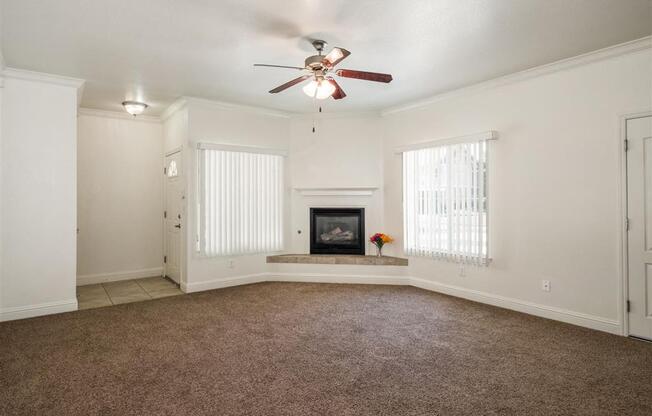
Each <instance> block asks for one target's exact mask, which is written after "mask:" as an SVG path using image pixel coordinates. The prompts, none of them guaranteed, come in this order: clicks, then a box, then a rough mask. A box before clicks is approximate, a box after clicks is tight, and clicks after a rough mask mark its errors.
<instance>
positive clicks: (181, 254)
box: [161, 146, 187, 287]
mask: <svg viewBox="0 0 652 416" xmlns="http://www.w3.org/2000/svg"><path fill="white" fill-rule="evenodd" d="M176 153H179V154H180V156H181V157H180V158H179V160H180V162H181V183H182V192H183V194H184V195H185V193H186V183H185V176H184V175H185V174H186V169H185V163H184V154H183V146H178V147H175V148H173V149H171V150H169V151H167V152H165V153H164V154H163V169H165V168H167V163H166V160H167V158H168V157H169V156H172V155H174V154H176ZM163 172H164V173H163V201H162V204H163V208H162V210H161V218H163V242H162V243H163V256H165V255H166V254H167V227H166V218H165V217H164V213H165V210H166V208H167V196H168V186H167V180H168V178H167V174H165V170H163ZM181 218H182V221H183V223H182V224H184V227H183V228H182V229H181V235H180V236H179V251H180V252H179V286H181V287H183V282H185V273H184V267H183V265H184V258H185V256H184V254H185V234H184V233H185V231H184V229H185V223H186V222H187V218H186V209H185V200H184V201H182V202H181ZM161 260H163V259H161ZM162 265H163V275H164V276H166V277H167V264H166V263H165V262H164V261H163V262H162Z"/></svg>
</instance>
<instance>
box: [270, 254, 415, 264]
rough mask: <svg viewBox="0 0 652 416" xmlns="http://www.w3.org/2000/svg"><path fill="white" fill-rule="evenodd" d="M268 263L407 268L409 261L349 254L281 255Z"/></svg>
mask: <svg viewBox="0 0 652 416" xmlns="http://www.w3.org/2000/svg"><path fill="white" fill-rule="evenodd" d="M267 263H300V264H357V265H364V266H407V265H408V259H404V258H401V257H391V256H382V257H378V256H359V255H347V254H332V255H331V254H281V255H278V256H267Z"/></svg>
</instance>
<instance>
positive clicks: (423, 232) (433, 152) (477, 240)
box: [403, 140, 488, 264]
mask: <svg viewBox="0 0 652 416" xmlns="http://www.w3.org/2000/svg"><path fill="white" fill-rule="evenodd" d="M403 181H404V184H403V204H404V207H403V209H404V211H403V215H404V233H405V236H404V237H405V238H404V244H405V247H404V248H405V252H406V254H408V255H413V256H426V257H434V258H440V259H444V260H450V261H456V262H461V263H475V264H486V263H487V251H488V249H487V142H486V141H485V140H479V141H473V142H462V143H453V144H448V145H440V146H435V147H427V148H421V149H416V150H407V151H404V152H403Z"/></svg>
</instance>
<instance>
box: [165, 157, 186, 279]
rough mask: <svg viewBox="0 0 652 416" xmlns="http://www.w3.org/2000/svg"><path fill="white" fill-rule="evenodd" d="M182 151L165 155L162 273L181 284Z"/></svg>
mask: <svg viewBox="0 0 652 416" xmlns="http://www.w3.org/2000/svg"><path fill="white" fill-rule="evenodd" d="M182 166H183V163H182V153H181V151H176V152H173V153H168V154H167V155H166V157H165V168H164V170H163V173H164V174H165V210H164V212H163V219H164V232H165V237H164V247H163V254H164V257H163V263H164V265H163V267H164V274H165V276H167V277H168V278H170V279H171V280H173V281H174V282H175V283H177V284H181V249H182V244H181V238H182V234H181V230H182V227H183V212H182V211H183V198H184V195H183V189H184V187H183V172H182Z"/></svg>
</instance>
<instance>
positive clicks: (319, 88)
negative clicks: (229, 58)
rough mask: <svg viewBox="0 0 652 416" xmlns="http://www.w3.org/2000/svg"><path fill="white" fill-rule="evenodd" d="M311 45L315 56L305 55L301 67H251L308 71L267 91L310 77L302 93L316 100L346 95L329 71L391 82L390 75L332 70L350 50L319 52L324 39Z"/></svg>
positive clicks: (364, 78) (338, 98)
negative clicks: (323, 53) (315, 52)
mask: <svg viewBox="0 0 652 416" xmlns="http://www.w3.org/2000/svg"><path fill="white" fill-rule="evenodd" d="M312 46H313V47H314V48H315V50H317V55H312V56H309V57H307V58H306V59H305V61H304V66H303V68H302V67H298V66H287V65H271V64H254V66H261V67H272V68H288V69H297V70H301V71H308V72H309V73H308V74H305V75H302V76H300V77H298V78H295V79H293V80H291V81H288V82H286V83H285V84H283V85H279V86H278V87H276V88H274V89H272V90H270V91H269V92H270V94H277V93H279V92H281V91H285V90H286V89H288V88H290V87H293V86H295V85H297V84H300V83H302V82H304V81H306V80H308V79H312V80H311V82H310V83H309V84H307V85H305V86H304V87H303V92H304V93H305V94H306V95H308V96H309V97H311V98H316V99H318V100H323V99H326V98H328V97H333V99H335V100H341V99H342V98H344V97H346V93H344V90H342V88H341V87H340V86H339V84H338V83H337V81H335V79H334V78H333V77H332V76H331V74H335V75H337V76H340V77H343V78H353V79H360V80H364V81H375V82H383V83H389V82H391V81H392V76H391V75H390V74H381V73H377V72H366V71H356V70H353V69H338V70H334V68H335V65H337V64H339V63H340V62H341V61H342V60H344V59H346V57H347V56H349V55H350V54H351V52H349V51H347V50H346V49H343V48H337V47H336V48H333V49H332V50H331V51H330V52H329V53H328V54H326V55H322V52H323V50H324V47H325V46H326V42H325V41H323V40H313V41H312Z"/></svg>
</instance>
